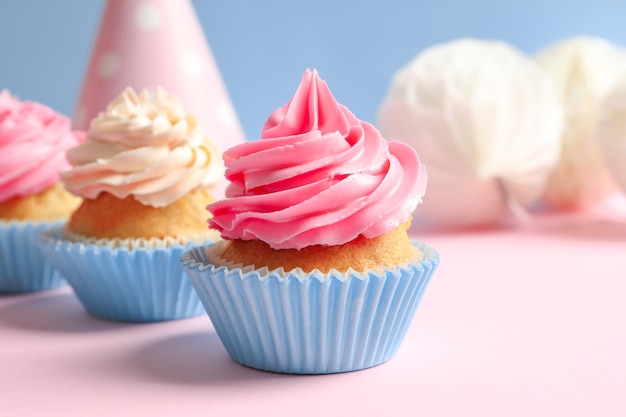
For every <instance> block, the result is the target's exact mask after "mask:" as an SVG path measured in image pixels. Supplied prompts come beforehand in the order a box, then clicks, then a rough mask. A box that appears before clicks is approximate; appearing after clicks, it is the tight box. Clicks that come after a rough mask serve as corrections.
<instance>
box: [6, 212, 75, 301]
mask: <svg viewBox="0 0 626 417" xmlns="http://www.w3.org/2000/svg"><path fill="white" fill-rule="evenodd" d="M61 224H62V222H61V221H58V222H46V221H44V222H34V221H16V220H12V221H0V293H2V294H10V293H23V292H32V291H41V290H47V289H52V288H57V287H61V286H64V285H67V283H66V282H65V280H64V279H63V277H62V276H61V274H60V273H59V271H58V270H57V269H56V268H55V267H54V266H53V265H52V264H51V263H50V262H48V261H47V260H46V259H44V257H43V254H42V252H41V249H40V248H39V246H38V245H37V238H38V237H39V235H40V234H41V233H42V232H44V231H46V230H49V229H52V228H55V227H59V226H60V225H61Z"/></svg>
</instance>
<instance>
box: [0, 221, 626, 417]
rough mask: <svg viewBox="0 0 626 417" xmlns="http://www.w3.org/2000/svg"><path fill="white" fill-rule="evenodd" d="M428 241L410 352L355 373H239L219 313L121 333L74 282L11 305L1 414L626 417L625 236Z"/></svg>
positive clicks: (459, 236)
mask: <svg viewBox="0 0 626 417" xmlns="http://www.w3.org/2000/svg"><path fill="white" fill-rule="evenodd" d="M418 237H419V239H420V240H423V241H425V242H427V243H429V244H431V245H432V246H434V247H436V248H437V249H438V250H439V252H440V254H441V265H440V268H439V270H438V271H437V272H436V274H435V276H434V278H433V280H432V281H431V284H430V286H429V288H428V289H427V291H426V294H425V295H424V299H423V301H422V304H421V306H420V308H419V309H418V312H417V315H416V317H415V320H414V321H413V323H412V325H411V328H410V330H409V333H408V335H407V337H406V339H405V341H404V344H403V345H402V347H401V348H400V351H399V352H398V354H397V355H396V356H395V358H393V359H392V360H391V361H389V362H387V363H385V364H383V365H380V366H378V367H375V368H371V369H368V370H364V371H359V372H352V373H345V374H336V375H322V376H290V375H279V374H271V373H265V372H260V371H255V370H252V369H248V368H245V367H242V366H240V365H238V364H236V363H235V362H233V361H232V360H230V359H229V357H228V355H227V354H226V352H225V350H224V348H223V347H222V345H221V344H220V341H219V339H218V338H217V335H216V334H215V332H214V330H213V327H212V325H211V323H210V321H209V319H208V318H207V317H198V318H193V319H187V320H179V321H174V322H164V323H154V324H120V323H110V322H105V321H100V320H97V319H94V318H91V317H90V316H88V315H87V314H86V313H85V312H84V310H83V309H82V307H81V305H80V304H79V303H78V301H77V300H76V299H75V298H74V296H73V294H72V292H71V290H69V289H68V288H65V289H59V290H53V291H46V292H41V293H36V294H26V295H18V296H2V297H0V335H1V339H0V363H1V365H0V366H1V368H0V369H1V370H0V416H66V417H71V416H127V415H134V416H148V415H150V416H171V415H174V413H180V415H184V416H199V415H213V416H243V415H272V416H293V415H298V416H314V415H315V416H318V415H328V416H333V415H344V416H354V415H362V416H374V415H384V416H409V415H410V416H418V415H419V416H481V417H484V416H508V417H513V416H531V415H532V416H568V417H575V416H585V417H587V416H624V415H626V336H625V335H626V303H625V301H624V300H625V298H626V297H625V296H626V279H625V278H626V272H625V271H626V268H625V267H626V227H624V226H618V225H615V224H610V223H597V224H587V223H577V222H572V221H562V220H554V219H552V220H550V221H545V222H543V224H541V227H535V228H530V229H525V230H492V231H483V232H475V233H446V234H435V233H429V234H422V235H420V236H418ZM321 413H323V414H321Z"/></svg>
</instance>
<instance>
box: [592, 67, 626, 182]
mask: <svg viewBox="0 0 626 417" xmlns="http://www.w3.org/2000/svg"><path fill="white" fill-rule="evenodd" d="M597 138H598V144H599V145H600V148H601V149H602V154H603V157H604V160H605V161H606V163H607V165H608V167H609V170H610V172H611V173H612V174H613V178H615V180H616V181H617V183H618V185H619V186H620V188H621V189H622V190H626V77H625V78H623V79H622V80H621V82H620V83H619V84H618V86H617V87H616V88H615V89H614V90H613V91H612V92H611V94H609V95H608V96H607V97H606V99H605V100H604V101H603V102H602V103H601V105H600V109H599V121H598V132H597Z"/></svg>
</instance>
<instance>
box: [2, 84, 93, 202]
mask: <svg viewBox="0 0 626 417" xmlns="http://www.w3.org/2000/svg"><path fill="white" fill-rule="evenodd" d="M83 137H84V135H83V134H82V132H73V131H72V130H71V127H70V121H69V119H68V118H67V117H65V116H63V115H62V114H59V113H57V112H55V111H54V110H52V109H51V108H49V107H47V106H44V105H42V104H39V103H34V102H30V101H19V100H18V99H17V98H15V97H13V96H12V95H11V94H10V93H9V92H8V91H7V90H3V91H2V92H0V201H7V200H10V199H12V198H15V197H26V196H30V195H34V194H37V193H40V192H42V191H44V190H45V189H47V188H49V187H51V186H52V185H54V184H55V183H56V182H58V181H59V172H60V171H63V170H65V169H67V168H69V166H70V165H69V163H68V162H67V160H66V159H65V151H66V150H67V149H69V148H71V147H73V146H76V145H77V144H79V143H80V141H81V140H82V138H83Z"/></svg>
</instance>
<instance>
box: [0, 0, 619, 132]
mask: <svg viewBox="0 0 626 417" xmlns="http://www.w3.org/2000/svg"><path fill="white" fill-rule="evenodd" d="M193 4H194V7H195V9H196V12H197V14H198V17H199V19H200V22H201V24H202V26H203V28H204V31H205V34H206V36H207V39H208V40H209V43H210V45H211V49H212V51H213V55H214V57H215V59H216V61H217V64H218V66H219V68H220V71H221V73H222V77H223V78H224V81H225V83H226V86H227V88H228V90H229V92H230V95H231V98H232V100H233V104H234V105H235V109H236V111H237V113H238V115H239V119H240V121H241V123H242V125H243V128H244V130H245V132H246V135H247V137H248V138H249V139H255V138H257V137H258V135H259V133H260V129H261V126H262V124H263V122H264V121H265V119H266V118H267V116H268V115H269V114H270V112H271V111H272V110H273V109H274V108H276V107H278V106H280V105H282V104H284V103H285V102H286V101H287V100H288V99H289V98H290V97H291V95H292V93H293V92H294V90H295V88H296V86H297V85H298V82H299V80H300V77H301V75H302V72H303V71H304V69H305V68H307V67H311V68H313V67H315V68H317V69H318V70H319V72H320V75H321V76H322V78H324V79H325V80H326V81H327V82H328V83H329V85H330V88H331V90H332V91H333V93H334V95H335V97H336V98H337V99H338V100H339V101H340V102H342V103H343V104H345V105H347V106H348V107H349V108H350V109H352V111H353V112H354V113H355V114H356V115H357V116H358V117H360V118H361V119H364V120H368V121H370V122H375V121H376V113H377V109H378V106H379V105H380V103H381V101H382V99H383V97H384V96H385V94H386V92H387V88H388V87H389V83H390V81H391V78H392V77H393V74H394V72H395V71H396V70H398V69H399V68H400V67H401V66H402V65H404V64H406V63H407V62H408V61H410V60H411V59H412V58H413V57H414V56H416V55H417V54H418V53H419V52H420V51H421V50H423V49H424V48H426V47H428V46H431V45H433V44H435V43H440V42H443V41H447V40H452V39H455V38H459V37H465V36H472V37H478V38H485V39H501V40H504V41H507V42H509V43H511V44H513V45H515V46H516V47H518V48H520V49H521V50H522V51H524V52H526V53H529V54H532V53H535V52H537V51H539V50H540V49H542V48H543V47H545V46H547V45H549V44H550V43H553V42H556V41H559V40H562V39H564V38H567V37H571V36H578V35H593V36H600V37H605V38H607V39H609V40H611V41H613V42H615V43H619V44H624V43H626V23H625V22H626V19H625V18H626V2H622V1H618V0H614V1H610V0H601V1H591V0H587V1H580V2H579V1H566V0H545V1H540V0H532V1H510V0H503V1H496V0H481V1H466V2H463V1H461V0H437V1H429V2H426V1H401V0H384V1H382V0H381V1H367V0H364V1H341V0H318V1H289V0H264V1H253V0H249V1H241V0H222V1H217V0H195V1H193ZM103 7H104V1H102V0H99V1H96V0H89V1H79V0H54V1H46V0H20V1H10V0H2V4H1V7H0V39H1V41H0V57H1V60H2V61H1V62H0V89H1V88H8V89H9V90H10V91H11V92H12V93H13V94H16V95H18V96H19V97H20V98H21V99H28V100H35V101H40V102H42V103H44V104H47V105H49V106H51V107H53V108H55V109H56V110H58V111H60V112H62V113H65V114H68V115H70V114H71V113H72V111H73V108H74V103H75V100H76V98H77V95H78V91H79V89H80V86H81V83H82V79H83V73H84V71H85V68H86V65H87V61H88V59H89V55H90V49H91V45H92V43H93V41H94V39H95V36H96V32H97V29H98V25H99V21H100V13H101V11H102V10H103Z"/></svg>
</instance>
